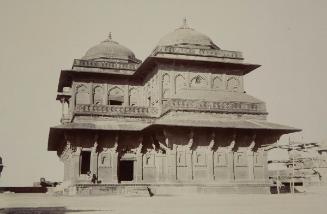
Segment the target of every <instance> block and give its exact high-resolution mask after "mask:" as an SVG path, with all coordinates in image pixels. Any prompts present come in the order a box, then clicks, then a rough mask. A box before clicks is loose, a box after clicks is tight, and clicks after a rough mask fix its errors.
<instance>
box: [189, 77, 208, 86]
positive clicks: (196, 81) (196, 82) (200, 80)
mask: <svg viewBox="0 0 327 214" xmlns="http://www.w3.org/2000/svg"><path fill="white" fill-rule="evenodd" d="M191 87H192V88H205V87H207V80H206V79H205V78H204V77H202V76H200V75H198V76H196V77H193V79H192V80H191Z"/></svg>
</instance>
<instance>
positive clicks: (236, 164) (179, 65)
mask: <svg viewBox="0 0 327 214" xmlns="http://www.w3.org/2000/svg"><path fill="white" fill-rule="evenodd" d="M194 38H196V39H194ZM168 44H169V45H168ZM257 67H259V65H255V64H248V63H244V62H243V56H242V53H240V52H236V51H226V50H221V49H220V48H219V47H217V46H216V45H215V44H214V43H213V42H212V41H211V40H210V39H209V38H208V37H207V36H205V35H203V34H201V33H198V32H196V31H195V30H193V29H191V28H189V27H187V26H186V25H185V23H184V25H183V26H182V27H181V28H178V29H177V30H175V31H174V32H173V33H171V35H168V36H167V37H165V38H163V39H162V40H161V41H160V42H159V44H158V46H157V47H156V48H155V50H154V51H153V52H152V53H151V55H150V56H149V57H148V58H147V59H146V60H145V61H144V62H143V63H141V61H140V60H138V59H137V58H135V56H134V54H133V52H131V51H130V50H129V49H127V48H126V47H124V46H122V45H119V44H118V43H117V42H115V41H113V40H112V39H111V36H110V38H108V39H107V40H105V41H103V42H102V43H100V44H98V45H96V46H95V47H92V48H91V49H90V50H89V51H88V52H87V54H86V55H85V56H84V57H83V58H82V59H77V60H74V64H73V68H72V69H70V70H63V71H62V72H61V75H60V79H59V85H58V95H57V99H58V100H60V101H61V103H62V104H63V107H62V109H63V114H62V119H61V122H62V124H61V125H59V126H56V127H52V128H51V129H50V134H49V142H48V150H50V151H57V153H58V156H59V157H60V159H61V160H62V162H63V163H64V171H65V172H64V180H65V181H68V182H71V183H72V184H74V185H79V184H90V182H91V179H90V177H91V176H92V175H94V176H96V177H97V179H98V180H99V181H101V185H106V184H108V185H109V184H117V185H118V184H121V185H122V184H126V183H128V184H156V185H164V184H174V185H180V184H183V185H187V184H189V185H191V184H199V185H208V184H214V185H216V186H219V185H223V184H224V185H230V186H229V187H231V188H234V187H235V185H237V184H251V185H257V187H258V188H259V187H260V188H261V187H262V188H266V187H267V178H268V174H267V154H266V151H265V149H264V148H265V146H266V145H269V144H272V143H274V142H276V141H277V139H278V138H279V137H280V136H281V135H282V134H285V133H290V132H294V131H298V129H294V128H292V127H288V126H283V125H279V124H273V123H269V122H267V121H266V119H267V110H266V105H265V103H264V102H263V101H261V100H259V99H256V98H254V97H252V96H250V95H248V94H246V93H245V91H244V86H243V77H244V75H246V74H247V73H249V72H250V71H252V70H254V69H255V68H257ZM94 185H100V184H94ZM233 185H234V187H233Z"/></svg>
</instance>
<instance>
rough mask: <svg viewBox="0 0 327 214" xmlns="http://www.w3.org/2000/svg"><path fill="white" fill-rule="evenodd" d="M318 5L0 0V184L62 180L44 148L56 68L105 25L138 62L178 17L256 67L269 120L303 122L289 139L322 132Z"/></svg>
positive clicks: (104, 31)
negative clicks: (1, 165) (0, 171)
mask: <svg viewBox="0 0 327 214" xmlns="http://www.w3.org/2000/svg"><path fill="white" fill-rule="evenodd" d="M326 11H327V1H325V0H321V1H318V0H315V1H313V0H306V1H303V0H288V1H287V0H274V1H268V0H239V1H233V0H226V1H204V0H202V1H190V0H185V1H168V0H164V1H153V0H149V1H132V0H131V1H122V0H120V1H108V0H105V1H68V0H62V1H58V0H53V1H46V0H40V1H33V0H30V1H23V0H22V1H16V0H8V1H6V0H0V75H1V76H0V90H1V92H2V94H3V95H2V99H1V102H0V116H1V117H0V137H1V139H0V155H1V156H2V157H3V161H4V163H5V165H6V167H5V168H4V171H3V175H2V177H0V186H8V185H11V186H21V185H26V186H28V185H32V183H33V182H34V181H38V180H39V178H40V177H45V178H46V179H48V180H62V177H63V165H62V163H61V162H60V161H59V158H58V157H57V156H56V153H55V152H48V151H47V138H48V133H49V127H50V126H54V125H58V124H59V121H60V116H61V114H60V110H61V108H60V104H59V103H58V101H56V100H55V97H56V89H57V84H58V79H59V74H60V70H61V69H69V68H71V66H72V62H73V59H75V58H80V57H82V56H83V55H84V53H85V52H86V51H87V49H88V48H90V47H91V46H93V45H95V44H98V43H99V42H101V41H103V40H104V39H105V38H106V37H107V35H108V33H109V32H112V35H113V39H114V40H116V41H118V42H119V43H120V44H123V45H125V46H127V47H129V48H130V49H131V50H133V51H134V53H135V55H136V56H137V57H138V58H139V59H142V60H144V59H145V58H146V57H147V56H148V55H149V54H150V52H151V50H152V49H153V48H154V47H155V46H156V44H157V42H158V41H159V39H160V38H161V37H162V36H164V35H165V34H167V33H169V32H171V31H173V30H174V29H175V28H176V27H179V26H180V25H181V23H182V19H183V18H184V17H187V19H188V23H189V26H190V27H192V28H194V29H196V30H197V31H199V32H202V33H204V34H206V35H208V36H209V37H210V38H211V39H212V40H213V41H214V42H215V43H216V44H217V45H218V46H219V47H220V48H222V49H225V50H238V51H242V52H243V54H244V56H245V59H246V61H248V62H251V63H257V64H261V65H262V67H260V68H259V69H257V70H255V71H253V72H252V73H250V74H248V75H247V76H246V78H245V88H246V91H247V93H248V94H251V95H254V96H256V97H258V98H259V99H261V100H264V101H265V102H266V104H267V108H268V111H269V117H268V120H269V121H272V122H277V123H281V124H284V125H290V126H294V127H297V128H301V129H303V130H304V131H303V132H302V133H300V134H299V135H297V136H293V138H294V139H301V138H302V137H303V139H304V140H306V141H321V140H326V139H327V126H326V121H327V112H326V110H327V108H326V107H327V95H326V92H327V84H326V80H327V70H326V65H325V64H326V61H327V60H326V55H327V54H326V50H327V41H326V40H327V13H326ZM284 139H286V138H284Z"/></svg>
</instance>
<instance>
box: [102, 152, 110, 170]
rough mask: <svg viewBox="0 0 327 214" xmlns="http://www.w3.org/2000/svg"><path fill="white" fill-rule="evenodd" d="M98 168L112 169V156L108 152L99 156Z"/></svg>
mask: <svg viewBox="0 0 327 214" xmlns="http://www.w3.org/2000/svg"><path fill="white" fill-rule="evenodd" d="M99 167H112V155H111V154H110V153H109V152H104V153H101V154H100V155H99Z"/></svg>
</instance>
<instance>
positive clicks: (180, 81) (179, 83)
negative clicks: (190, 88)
mask: <svg viewBox="0 0 327 214" xmlns="http://www.w3.org/2000/svg"><path fill="white" fill-rule="evenodd" d="M185 87H186V81H185V78H184V77H183V76H182V75H181V74H179V75H177V76H176V78H175V94H177V93H178V92H179V91H180V90H181V89H182V88H185Z"/></svg>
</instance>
